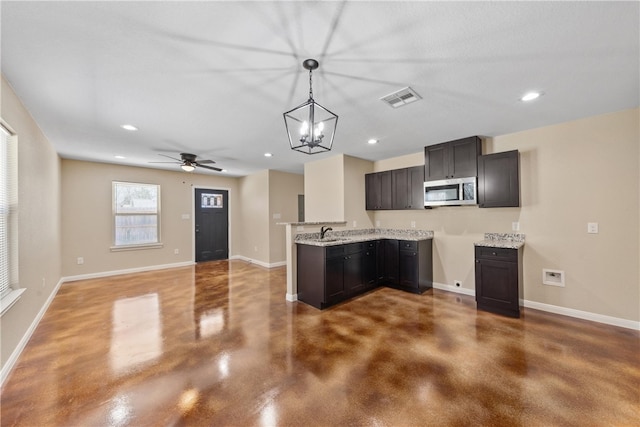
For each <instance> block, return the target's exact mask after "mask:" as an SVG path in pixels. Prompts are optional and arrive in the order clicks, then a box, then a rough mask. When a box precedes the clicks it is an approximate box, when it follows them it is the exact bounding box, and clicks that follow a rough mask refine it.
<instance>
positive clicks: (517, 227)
mask: <svg viewBox="0 0 640 427" xmlns="http://www.w3.org/2000/svg"><path fill="white" fill-rule="evenodd" d="M511 230H512V231H520V223H519V222H512V223H511Z"/></svg>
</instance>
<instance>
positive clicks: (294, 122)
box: [283, 59, 338, 154]
mask: <svg viewBox="0 0 640 427" xmlns="http://www.w3.org/2000/svg"><path fill="white" fill-rule="evenodd" d="M318 65H319V64H318V61H316V60H315V59H306V60H305V61H304V62H303V63H302V66H303V67H304V68H305V69H307V70H309V99H308V100H307V101H306V102H304V103H302V104H300V105H298V106H297V107H296V108H294V109H292V110H289V111H287V112H286V113H284V114H283V116H284V125H285V127H286V128H287V136H288V137H289V144H290V145H291V149H292V150H296V151H299V152H301V153H305V154H317V153H324V152H326V151H331V147H332V146H333V137H334V136H335V132H336V126H337V125H338V116H337V115H335V114H333V113H332V112H331V111H329V110H327V109H326V108H324V107H323V106H322V105H320V104H318V103H317V102H316V101H314V99H313V87H312V78H311V74H312V72H313V70H315V69H316V68H318Z"/></svg>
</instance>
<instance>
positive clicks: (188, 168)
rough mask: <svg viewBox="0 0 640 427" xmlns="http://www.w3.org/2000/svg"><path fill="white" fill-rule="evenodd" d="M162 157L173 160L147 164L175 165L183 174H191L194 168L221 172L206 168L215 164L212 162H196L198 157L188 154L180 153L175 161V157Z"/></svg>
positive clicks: (215, 168)
mask: <svg viewBox="0 0 640 427" xmlns="http://www.w3.org/2000/svg"><path fill="white" fill-rule="evenodd" d="M160 155H161V156H163V157H167V158H169V159H172V160H175V161H174V162H149V163H175V164H177V165H180V167H181V168H182V170H183V171H185V172H193V170H194V169H195V168H204V169H210V170H212V171H217V172H222V169H220V168H217V167H215V166H207V165H208V164H211V163H215V162H214V161H213V160H196V159H197V158H198V156H196V155H195V154H190V153H180V158H179V159H176V158H175V157H171V156H167V155H165V154H160Z"/></svg>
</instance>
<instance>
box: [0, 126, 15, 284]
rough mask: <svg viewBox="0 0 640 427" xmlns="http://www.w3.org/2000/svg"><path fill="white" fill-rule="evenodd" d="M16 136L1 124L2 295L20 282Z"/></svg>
mask: <svg viewBox="0 0 640 427" xmlns="http://www.w3.org/2000/svg"><path fill="white" fill-rule="evenodd" d="M15 140H16V138H15V136H12V135H11V132H9V130H8V129H7V128H6V127H5V126H4V125H2V124H0V297H4V296H6V295H7V294H9V293H10V292H11V290H12V286H13V285H17V283H18V268H17V262H18V256H17V255H18V252H17V246H18V235H17V234H18V233H17V229H18V218H17V210H18V192H17V186H18V185H17V184H18V182H17V181H18V180H17V164H18V162H17V160H18V159H17V149H16V148H17V147H16V141H15Z"/></svg>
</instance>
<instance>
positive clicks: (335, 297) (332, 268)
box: [325, 257, 346, 304]
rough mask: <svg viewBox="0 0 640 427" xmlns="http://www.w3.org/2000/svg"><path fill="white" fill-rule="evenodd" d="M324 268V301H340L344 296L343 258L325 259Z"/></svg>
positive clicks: (329, 302)
mask: <svg viewBox="0 0 640 427" xmlns="http://www.w3.org/2000/svg"><path fill="white" fill-rule="evenodd" d="M325 269H326V270H325V303H326V304H334V303H336V302H339V301H342V300H343V299H344V298H345V297H346V290H345V286H344V258H343V257H336V258H330V259H327V262H326V265H325Z"/></svg>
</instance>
